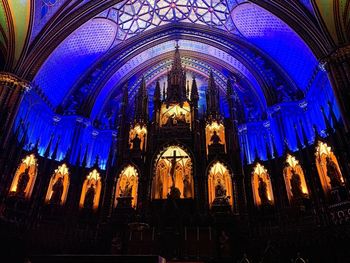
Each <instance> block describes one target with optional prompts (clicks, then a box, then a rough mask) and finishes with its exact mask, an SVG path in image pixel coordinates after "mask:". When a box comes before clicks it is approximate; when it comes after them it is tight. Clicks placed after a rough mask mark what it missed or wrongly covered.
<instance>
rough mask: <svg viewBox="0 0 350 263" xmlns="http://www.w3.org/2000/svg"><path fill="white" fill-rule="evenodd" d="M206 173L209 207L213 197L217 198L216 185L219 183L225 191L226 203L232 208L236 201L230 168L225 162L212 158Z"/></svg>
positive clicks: (213, 199)
mask: <svg viewBox="0 0 350 263" xmlns="http://www.w3.org/2000/svg"><path fill="white" fill-rule="evenodd" d="M206 174H207V176H208V202H209V207H212V205H213V202H214V201H215V198H217V194H216V192H217V191H216V189H217V186H218V185H219V184H221V185H222V187H223V189H224V191H226V196H227V197H228V203H229V204H230V206H231V209H234V208H235V207H236V203H237V200H236V199H237V193H236V189H237V187H236V185H235V183H234V182H233V174H232V170H231V169H230V168H229V167H228V165H227V164H226V163H224V162H222V161H219V160H214V161H212V162H211V163H210V164H209V166H208V168H207V172H206Z"/></svg>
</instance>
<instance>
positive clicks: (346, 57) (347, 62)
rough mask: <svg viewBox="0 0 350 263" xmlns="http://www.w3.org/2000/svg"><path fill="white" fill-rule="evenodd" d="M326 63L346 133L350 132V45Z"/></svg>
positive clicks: (339, 50) (329, 58)
mask: <svg viewBox="0 0 350 263" xmlns="http://www.w3.org/2000/svg"><path fill="white" fill-rule="evenodd" d="M321 63H324V65H325V69H326V70H327V72H328V75H329V79H330V81H331V83H332V87H333V90H334V94H335V97H336V99H337V102H338V105H339V107H340V111H341V115H342V119H343V122H344V125H345V128H346V131H347V132H349V131H350V103H349V101H350V45H348V46H345V47H341V48H338V49H337V50H336V51H334V52H333V53H332V54H331V55H329V56H328V57H326V58H325V59H324V60H323V61H322V62H321Z"/></svg>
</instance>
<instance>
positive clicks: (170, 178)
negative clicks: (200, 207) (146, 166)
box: [151, 143, 195, 200]
mask: <svg viewBox="0 0 350 263" xmlns="http://www.w3.org/2000/svg"><path fill="white" fill-rule="evenodd" d="M157 153H158V154H157V155H155V157H154V158H153V161H152V162H151V163H152V166H153V167H152V170H151V173H152V183H151V199H152V200H154V199H166V198H167V196H168V194H169V193H170V190H171V188H172V187H173V182H174V183H175V188H177V189H178V190H179V191H180V198H191V199H193V198H194V196H195V195H194V178H193V168H194V167H193V160H194V159H193V157H192V156H193V154H192V153H191V152H190V151H189V150H188V148H187V147H185V146H183V145H182V144H179V143H170V144H167V145H166V146H163V147H161V148H160V149H159V150H158V151H157ZM174 155H175V156H176V157H175V159H173V158H174ZM169 160H170V161H169ZM174 163H175V167H173V165H174ZM172 168H173V169H172ZM170 174H172V175H170Z"/></svg>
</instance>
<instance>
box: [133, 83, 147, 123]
mask: <svg viewBox="0 0 350 263" xmlns="http://www.w3.org/2000/svg"><path fill="white" fill-rule="evenodd" d="M134 117H135V121H146V120H147V119H148V94H147V87H146V80H145V78H144V77H142V80H141V85H140V88H139V91H138V93H137V95H136V97H135V116H134Z"/></svg>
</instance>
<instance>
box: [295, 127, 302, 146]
mask: <svg viewBox="0 0 350 263" xmlns="http://www.w3.org/2000/svg"><path fill="white" fill-rule="evenodd" d="M294 132H295V137H296V139H297V147H298V149H299V150H302V149H303V144H302V143H301V140H300V136H299V133H298V127H297V124H296V123H294Z"/></svg>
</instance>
